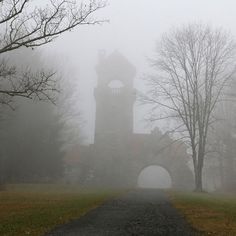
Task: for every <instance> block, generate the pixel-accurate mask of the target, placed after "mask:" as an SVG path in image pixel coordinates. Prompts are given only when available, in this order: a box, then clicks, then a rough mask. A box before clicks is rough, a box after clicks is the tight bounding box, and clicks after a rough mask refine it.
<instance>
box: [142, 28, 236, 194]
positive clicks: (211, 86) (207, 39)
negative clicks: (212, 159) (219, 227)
mask: <svg viewBox="0 0 236 236" xmlns="http://www.w3.org/2000/svg"><path fill="white" fill-rule="evenodd" d="M151 62H152V65H153V67H154V68H155V69H156V70H157V72H158V74H157V75H156V76H151V77H149V78H148V79H147V80H148V85H149V88H150V90H149V91H148V92H147V95H145V96H143V97H142V100H143V101H145V102H146V103H149V104H150V105H151V106H152V117H151V119H152V120H153V121H154V120H159V119H174V120H175V124H176V128H175V129H174V130H175V132H178V135H181V136H180V137H182V138H183V139H184V140H185V141H186V143H188V144H189V146H190V147H191V152H192V153H191V154H192V161H193V166H194V174H195V190H196V191H202V190H203V187H202V170H203V166H204V159H205V156H206V151H207V150H206V145H207V138H208V133H209V128H210V127H211V124H212V123H213V122H214V121H215V118H214V115H213V111H214V109H215V108H216V106H217V104H218V102H220V101H221V100H222V99H224V98H223V91H224V89H225V87H226V86H227V84H228V82H229V80H230V79H231V78H232V77H233V75H234V74H235V68H236V67H235V62H236V61H235V43H234V41H233V39H232V38H231V36H230V34H229V33H226V32H224V31H223V30H222V29H213V28H211V27H209V26H205V25H202V24H190V25H187V26H183V27H182V28H179V29H175V30H173V31H171V32H170V33H168V34H165V35H164V36H163V37H162V39H161V43H160V48H159V49H158V55H157V57H156V58H155V59H153V60H151ZM160 106H161V107H162V111H163V113H164V114H161V115H157V114H160V109H159V108H160Z"/></svg>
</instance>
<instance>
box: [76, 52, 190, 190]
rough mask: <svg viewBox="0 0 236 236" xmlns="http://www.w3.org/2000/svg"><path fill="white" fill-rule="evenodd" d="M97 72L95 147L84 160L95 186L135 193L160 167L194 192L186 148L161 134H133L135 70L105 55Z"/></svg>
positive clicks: (118, 56) (177, 184)
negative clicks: (143, 176)
mask: <svg viewBox="0 0 236 236" xmlns="http://www.w3.org/2000/svg"><path fill="white" fill-rule="evenodd" d="M96 71H97V76H98V83H97V87H96V89H95V91H94V96H95V100H96V121H95V136H94V144H93V145H91V146H90V147H89V148H88V150H89V151H88V152H89V154H87V159H86V158H82V157H81V158H82V159H83V160H84V162H88V163H89V166H90V173H89V176H90V177H89V179H90V181H89V184H94V185H96V186H100V185H102V186H117V187H135V186H137V179H138V176H139V174H140V172H141V171H142V170H143V169H144V168H145V167H148V166H150V165H158V166H161V167H163V168H165V169H166V170H167V171H168V173H169V174H170V176H171V179H172V187H174V188H193V174H192V172H191V170H190V169H189V166H188V164H187V162H188V160H189V157H188V155H187V152H186V147H185V146H184V144H183V143H180V142H173V140H172V139H171V138H170V137H169V136H168V135H163V134H162V133H161V132H160V131H159V130H158V129H157V128H156V129H155V130H153V131H152V132H151V133H150V134H135V133H133V119H134V118H133V106H134V102H135V100H136V92H135V89H134V88H133V81H134V78H135V76H136V70H135V67H134V66H133V65H131V64H130V62H129V61H128V60H127V59H126V58H125V57H124V56H123V55H121V54H120V53H119V52H114V53H113V54H111V55H110V56H108V57H106V56H105V55H101V57H100V60H99V63H98V65H97V68H96ZM80 163H81V161H80ZM78 168H80V169H83V165H80V166H78ZM91 173H92V174H91ZM91 175H92V177H91ZM84 178H86V176H84ZM82 181H83V180H82Z"/></svg>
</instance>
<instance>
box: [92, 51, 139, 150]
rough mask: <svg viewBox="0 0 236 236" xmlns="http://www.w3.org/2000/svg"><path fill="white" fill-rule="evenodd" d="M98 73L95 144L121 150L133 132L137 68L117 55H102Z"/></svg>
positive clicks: (116, 53)
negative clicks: (134, 81)
mask: <svg viewBox="0 0 236 236" xmlns="http://www.w3.org/2000/svg"><path fill="white" fill-rule="evenodd" d="M96 71H97V76H98V82H97V88H96V89H95V99H96V121H95V122H96V123H95V140H94V141H95V144H96V145H98V146H101V145H102V146H103V145H110V144H112V146H113V148H119V147H120V145H122V146H123V145H124V143H127V142H126V141H127V139H128V138H129V137H130V135H132V133H133V104H134V100H135V91H134V89H133V80H134V77H135V75H136V71H135V67H134V66H132V65H131V64H130V63H129V61H128V60H127V59H126V58H125V57H124V56H123V55H121V54H120V53H119V52H114V53H113V54H111V55H110V56H108V57H106V56H105V55H103V54H101V55H100V58H99V64H98V65H97V68H96Z"/></svg>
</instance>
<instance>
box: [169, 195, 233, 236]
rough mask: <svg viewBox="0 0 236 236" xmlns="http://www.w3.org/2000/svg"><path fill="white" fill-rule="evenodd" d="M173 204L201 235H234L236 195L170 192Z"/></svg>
mask: <svg viewBox="0 0 236 236" xmlns="http://www.w3.org/2000/svg"><path fill="white" fill-rule="evenodd" d="M170 195H171V199H172V202H173V204H174V206H175V207H176V208H177V209H179V210H180V211H181V212H182V213H183V214H184V215H185V216H186V219H187V220H188V222H189V223H190V224H191V225H192V226H193V227H194V228H196V229H198V230H199V231H200V232H203V235H216V236H235V235H236V195H213V194H206V193H202V194H199V193H181V192H171V193H170Z"/></svg>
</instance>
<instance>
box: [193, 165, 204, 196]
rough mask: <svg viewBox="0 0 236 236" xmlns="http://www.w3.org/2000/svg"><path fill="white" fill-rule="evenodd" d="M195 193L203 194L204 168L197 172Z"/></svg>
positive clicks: (198, 169)
mask: <svg viewBox="0 0 236 236" xmlns="http://www.w3.org/2000/svg"><path fill="white" fill-rule="evenodd" d="M195 192H203V187H202V168H197V169H196V170H195Z"/></svg>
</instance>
